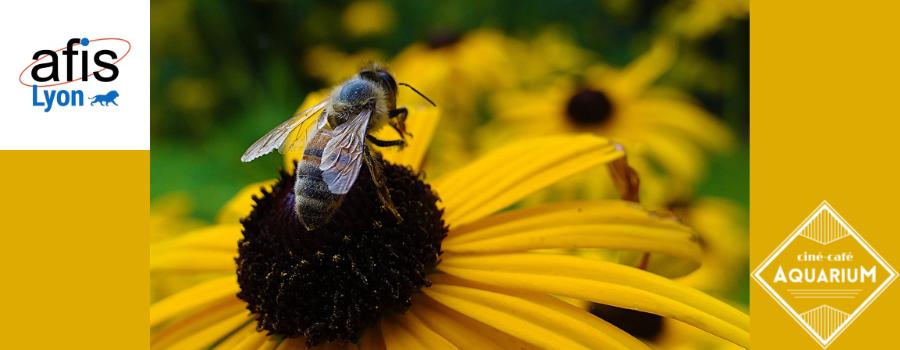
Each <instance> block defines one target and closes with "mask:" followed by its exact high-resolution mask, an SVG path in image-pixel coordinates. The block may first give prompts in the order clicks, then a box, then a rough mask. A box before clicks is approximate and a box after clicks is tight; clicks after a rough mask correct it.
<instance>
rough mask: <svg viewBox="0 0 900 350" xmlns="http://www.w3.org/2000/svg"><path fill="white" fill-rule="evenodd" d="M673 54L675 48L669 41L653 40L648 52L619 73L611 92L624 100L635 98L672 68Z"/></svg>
mask: <svg viewBox="0 0 900 350" xmlns="http://www.w3.org/2000/svg"><path fill="white" fill-rule="evenodd" d="M675 53H676V47H675V44H674V43H673V42H672V41H671V40H668V39H662V38H660V39H657V40H655V41H654V42H653V45H652V46H651V47H650V51H648V52H647V53H645V54H644V55H642V56H641V57H638V58H637V59H636V60H634V61H633V62H631V63H630V64H628V66H626V67H625V68H623V69H622V70H621V71H620V72H619V76H618V77H616V79H615V82H613V83H612V85H611V87H610V88H611V89H612V91H611V92H613V93H615V94H616V95H617V96H618V97H620V98H625V99H632V98H635V97H637V96H638V95H640V94H641V93H642V92H643V91H644V90H645V89H646V88H647V86H649V85H650V84H652V83H653V82H654V81H656V79H658V78H659V77H660V76H661V75H663V73H665V72H666V71H668V70H669V68H671V67H672V63H673V62H674V60H675Z"/></svg>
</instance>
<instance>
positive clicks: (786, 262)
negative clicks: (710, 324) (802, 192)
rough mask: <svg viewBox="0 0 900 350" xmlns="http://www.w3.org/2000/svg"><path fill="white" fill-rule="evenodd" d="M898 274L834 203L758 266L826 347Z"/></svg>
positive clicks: (762, 279)
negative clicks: (841, 213)
mask: <svg viewBox="0 0 900 350" xmlns="http://www.w3.org/2000/svg"><path fill="white" fill-rule="evenodd" d="M895 278H897V271H894V269H893V268H892V267H891V266H890V265H888V263H887V262H886V261H884V259H883V258H882V257H881V255H878V253H877V252H876V251H875V249H872V246H870V245H869V243H867V242H866V241H865V240H864V239H863V238H862V236H860V235H859V233H857V232H856V230H854V229H853V227H850V224H848V223H847V221H845V220H844V218H843V217H841V216H840V214H838V213H837V211H835V210H834V208H832V207H831V206H830V205H828V202H822V204H821V205H819V207H818V208H816V210H815V211H813V213H812V214H811V215H810V216H809V217H808V218H806V220H805V221H803V223H802V224H800V226H799V227H797V229H796V230H794V232H793V233H791V235H790V236H788V238H787V239H786V240H784V242H782V243H781V245H780V246H778V248H777V249H775V251H774V252H772V254H771V255H769V257H768V258H766V260H765V261H763V263H762V265H760V266H759V267H758V268H756V271H753V279H755V280H756V282H758V283H759V284H760V286H762V287H763V289H765V290H766V292H768V293H769V295H771V296H772V298H774V299H775V301H776V302H778V304H780V305H781V307H782V308H783V309H784V310H785V311H787V312H788V314H790V315H791V317H793V318H794V320H795V321H797V323H799V324H800V326H801V327H803V329H804V330H805V331H806V332H807V333H809V335H810V336H812V338H813V339H815V341H816V342H817V343H819V345H821V346H822V348H823V349H824V348H827V347H828V345H831V343H832V342H833V341H834V340H835V339H837V337H838V336H839V335H840V334H841V333H842V332H843V331H844V330H845V329H847V327H848V326H850V323H852V322H853V320H855V319H856V317H858V316H859V314H861V313H862V312H863V310H865V309H866V308H867V307H868V306H869V305H870V304H872V301H874V300H875V298H877V297H878V296H879V295H880V294H881V292H883V291H884V289H885V288H887V286H888V285H889V284H891V282H893V281H894V279H895Z"/></svg>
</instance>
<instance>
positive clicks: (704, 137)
mask: <svg viewBox="0 0 900 350" xmlns="http://www.w3.org/2000/svg"><path fill="white" fill-rule="evenodd" d="M629 112H631V113H633V114H634V115H640V118H639V120H641V121H643V122H644V123H645V127H650V128H659V127H661V126H665V127H670V128H672V129H673V130H677V131H679V132H683V133H685V134H686V136H687V138H688V139H690V140H692V141H693V142H697V143H699V144H700V145H702V146H703V147H704V148H706V149H709V150H714V151H722V150H726V149H728V148H730V147H733V146H734V142H735V141H734V138H733V137H732V135H731V132H730V131H728V127H726V126H725V125H723V124H722V123H721V122H719V120H718V119H716V117H715V116H713V115H712V114H710V113H709V112H707V111H706V110H704V109H703V108H701V107H699V106H697V105H694V104H693V103H690V102H688V101H683V100H678V99H675V98H662V97H647V98H643V99H641V100H640V101H638V102H636V103H634V104H633V105H631V106H629Z"/></svg>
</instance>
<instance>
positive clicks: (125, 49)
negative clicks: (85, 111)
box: [19, 38, 131, 112]
mask: <svg viewBox="0 0 900 350" xmlns="http://www.w3.org/2000/svg"><path fill="white" fill-rule="evenodd" d="M78 49H80V50H78ZM60 51H61V52H60ZM129 52H131V43H130V42H128V41H127V40H125V39H118V38H103V39H93V40H88V39H87V38H73V39H69V41H68V43H67V44H66V46H65V47H63V48H60V49H58V50H56V51H53V50H40V51H37V52H35V53H34V55H32V57H31V59H32V60H34V61H33V62H31V64H29V65H28V67H25V69H24V70H23V71H22V73H20V74H19V83H21V84H22V85H24V86H27V87H30V88H31V90H32V93H31V105H32V106H35V107H40V108H42V109H43V110H44V112H50V110H51V109H53V107H54V106H59V107H83V106H84V101H85V93H84V91H82V90H81V89H75V88H76V87H77V88H81V87H84V86H85V85H83V84H84V83H87V82H93V81H95V80H96V81H97V82H99V83H104V85H105V83H110V82H114V81H115V80H116V78H118V77H119V73H120V72H119V67H117V66H116V64H118V63H119V62H120V61H122V59H124V58H125V56H127V55H128V53H129ZM60 53H61V54H62V56H63V57H60V56H59V54H60ZM62 70H64V72H61V71H62ZM61 78H64V79H65V80H61ZM73 82H79V83H77V84H71V85H69V86H67V87H72V88H70V89H62V88H60V89H58V90H57V89H56V88H53V89H47V88H50V87H54V86H60V85H65V84H69V83H73ZM90 87H91V88H92V89H93V90H94V91H91V92H90V93H89V94H88V96H89V97H88V98H87V99H88V100H89V101H90V106H104V107H106V106H110V105H112V106H118V105H119V104H117V103H116V101H115V99H116V98H117V97H119V92H117V91H116V90H115V89H113V88H112V86H104V87H102V88H101V87H98V85H96V84H91V85H90Z"/></svg>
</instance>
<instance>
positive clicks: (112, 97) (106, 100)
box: [90, 90, 119, 106]
mask: <svg viewBox="0 0 900 350" xmlns="http://www.w3.org/2000/svg"><path fill="white" fill-rule="evenodd" d="M116 97H119V93H118V92H116V90H113V91H110V92H109V93H108V94H106V95H97V96H94V97H90V99H94V101H93V102H91V106H93V105H94V104H95V103H97V102H100V105H101V106H107V105H109V104H110V103H112V104H114V105H116V106H118V105H119V104H118V103H116Z"/></svg>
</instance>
